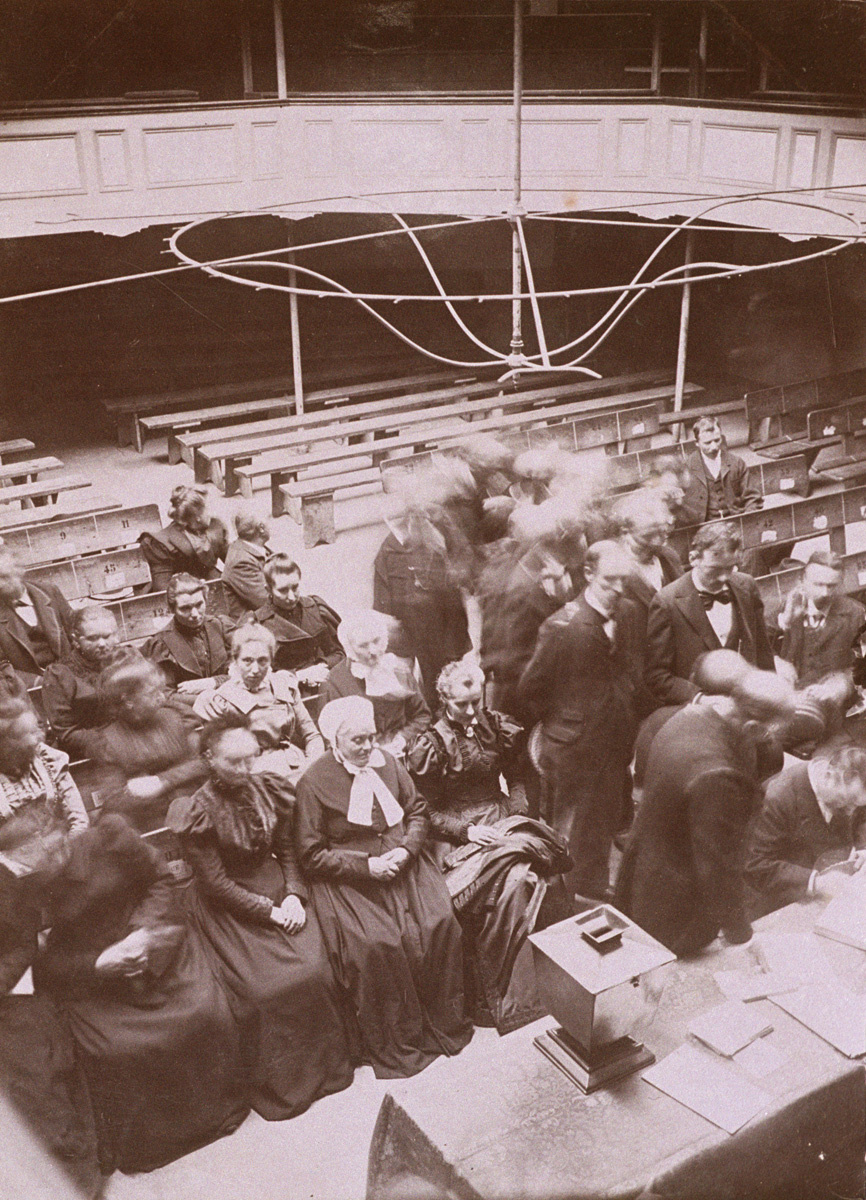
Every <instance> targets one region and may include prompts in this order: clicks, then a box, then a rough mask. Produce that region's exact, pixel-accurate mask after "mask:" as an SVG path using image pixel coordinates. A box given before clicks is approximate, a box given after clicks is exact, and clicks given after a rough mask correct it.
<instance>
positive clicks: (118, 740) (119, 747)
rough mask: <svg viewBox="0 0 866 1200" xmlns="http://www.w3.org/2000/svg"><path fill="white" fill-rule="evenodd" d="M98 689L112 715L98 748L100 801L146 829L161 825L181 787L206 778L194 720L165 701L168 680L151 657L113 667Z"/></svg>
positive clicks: (188, 714)
mask: <svg viewBox="0 0 866 1200" xmlns="http://www.w3.org/2000/svg"><path fill="white" fill-rule="evenodd" d="M99 687H100V695H101V696H102V699H103V703H104V704H105V706H106V707H107V708H108V709H109V711H110V712H112V713H113V714H114V720H113V721H112V722H111V723H110V724H109V725H106V727H105V728H104V729H103V730H102V732H101V735H100V737H99V740H98V742H97V745H96V746H95V748H94V750H95V753H94V758H95V759H96V761H97V763H98V765H99V794H100V797H101V800H102V804H103V806H104V808H105V809H106V810H114V811H116V812H121V813H123V815H124V816H125V817H126V818H127V820H128V821H129V822H130V823H131V824H132V825H134V826H135V827H136V828H137V829H139V830H140V831H142V832H144V831H146V830H150V829H158V828H159V827H160V826H161V825H164V824H165V814H166V812H167V811H168V806H169V804H170V803H171V801H172V800H173V799H174V797H175V796H176V795H177V794H178V791H179V790H180V789H182V788H183V789H186V790H189V788H190V787H193V788H195V787H198V785H199V784H200V783H202V782H203V780H204V779H205V778H206V776H207V766H206V764H205V762H204V760H203V759H202V758H200V757H199V751H198V734H197V733H196V732H195V729H194V727H193V724H192V722H193V720H194V718H193V717H192V714H191V713H190V712H188V711H181V709H180V708H179V707H178V708H175V707H173V706H172V705H171V704H167V703H166V688H165V680H164V678H163V676H162V674H161V672H160V671H159V669H158V668H157V667H155V666H154V665H153V663H151V662H148V661H147V659H138V660H133V661H129V662H123V663H119V664H117V665H115V666H112V667H109V668H108V670H106V671H105V672H104V673H103V675H102V677H101V678H100V681H99Z"/></svg>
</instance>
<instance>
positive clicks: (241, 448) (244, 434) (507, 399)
mask: <svg viewBox="0 0 866 1200" xmlns="http://www.w3.org/2000/svg"><path fill="white" fill-rule="evenodd" d="M621 383H622V377H620V379H619V382H618V381H617V380H616V379H613V378H612V379H610V380H592V381H587V380H582V381H580V382H578V383H575V382H573V381H569V380H567V381H566V382H564V383H560V384H554V385H550V384H548V385H547V386H545V387H543V388H532V389H523V390H517V391H515V390H509V391H508V392H506V393H504V394H503V393H502V389H501V387H500V385H499V384H498V383H495V382H494V383H492V384H491V383H490V382H489V381H488V382H480V383H477V384H467V385H466V386H460V387H450V388H437V389H435V390H434V391H428V392H419V393H412V394H409V395H405V396H390V397H386V398H384V399H382V400H379V401H377V402H376V403H375V404H372V403H368V404H357V405H349V406H343V407H341V408H339V409H338V410H337V411H336V413H334V412H322V411H320V412H316V413H305V414H304V415H303V416H302V417H294V418H280V419H275V420H267V421H256V422H252V423H251V424H249V425H246V426H238V427H236V428H234V429H232V428H227V429H218V430H211V431H202V432H201V433H194V434H186V435H180V436H179V437H178V438H177V439H175V440H176V442H177V445H178V448H179V453H180V454H181V455H182V456H183V457H184V458H185V459H186V460H187V461H189V459H190V456H191V457H192V461H193V467H194V470H195V476H196V479H197V480H198V481H199V482H200V483H202V482H206V481H207V480H211V481H212V482H217V483H219V484H220V485H222V481H223V479H224V477H225V476H228V481H227V482H228V489H229V491H228V494H231V488H232V480H231V472H230V468H226V467H223V466H221V463H222V462H224V461H225V460H226V459H230V460H232V461H233V462H238V461H244V460H248V459H250V458H251V457H252V456H253V455H254V454H260V453H264V452H265V451H268V450H277V449H282V448H285V447H292V446H293V447H299V446H303V445H308V444H311V443H313V442H315V441H320V440H322V439H333V438H337V437H345V438H352V437H362V438H363V439H364V440H365V441H372V440H373V439H374V438H375V437H376V436H385V435H386V434H387V433H388V432H389V431H396V430H400V429H402V428H403V427H404V426H405V425H406V424H408V423H415V422H424V421H425V420H440V419H445V418H447V417H451V416H458V417H463V416H466V417H469V416H473V415H475V416H478V417H480V416H483V415H484V413H485V412H494V411H502V412H506V411H509V410H514V409H515V408H518V407H520V406H526V407H530V406H532V405H535V404H537V405H543V404H547V403H550V402H552V401H556V400H559V399H563V400H573V401H576V400H578V399H581V398H583V397H584V396H587V397H588V396H596V397H602V396H608V395H610V394H612V393H615V394H622V393H624V392H627V393H628V395H633V396H634V397H635V400H634V403H635V404H640V403H651V402H652V401H654V400H659V401H661V400H663V399H669V398H670V397H672V395H673V387H672V385H659V386H657V387H655V388H646V389H642V390H641V389H638V390H632V389H630V388H629V387H628V386H626V387H625V388H624V387H622V386H621ZM694 392H695V387H694V385H691V391H690V394H694ZM307 433H309V436H307V437H305V436H303V435H304V434H307Z"/></svg>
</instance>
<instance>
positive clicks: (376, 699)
mask: <svg viewBox="0 0 866 1200" xmlns="http://www.w3.org/2000/svg"><path fill="white" fill-rule="evenodd" d="M394 673H395V674H396V676H397V679H398V680H399V682H400V684H401V685H402V687H403V695H401V696H370V697H369V700H370V703H371V704H372V705H373V714H374V716H375V719H376V732H377V733H378V735H379V737H380V738H381V739H382V740H383V741H390V740H391V738H393V737H396V736H397V734H398V733H402V735H403V737H404V738H405V739H406V748H407V749H408V748H409V747H410V746H411V745H412V743H413V742H414V741H415V738H416V737H417V736H418V734H419V733H423V732H424V730H425V729H426V728H427V727H428V726H429V724H430V722H431V721H432V719H433V718H432V717H431V716H430V709H429V708H428V707H427V704H426V702H425V700H424V697H423V696H422V695H421V689H420V688H419V687H418V684H417V683H416V681H415V676H414V675H413V674H412V672H411V671H410V670H409V668H408V667H407V666H406V665H405V664H404V663H398V664H397V666H396V667H395V668H394ZM366 695H367V693H366V690H365V688H364V680H363V679H358V678H357V677H356V676H355V675H353V674H352V670H351V668H350V666H349V664H348V662H346V661H343V662H341V663H337V665H336V666H335V667H332V668H331V673H330V675H329V676H328V678H327V679H326V680H325V682H324V683H323V684H322V691H321V700H322V704H323V705H325V704H328V703H329V702H330V701H331V700H339V699H340V697H341V696H366Z"/></svg>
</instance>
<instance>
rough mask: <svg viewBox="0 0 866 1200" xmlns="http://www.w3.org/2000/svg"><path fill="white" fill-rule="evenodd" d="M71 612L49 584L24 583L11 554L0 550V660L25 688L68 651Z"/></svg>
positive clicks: (37, 680) (69, 649)
mask: <svg viewBox="0 0 866 1200" xmlns="http://www.w3.org/2000/svg"><path fill="white" fill-rule="evenodd" d="M71 623H72V609H71V608H70V607H69V604H68V603H67V601H66V599H65V597H64V596H63V594H62V593H61V591H60V590H59V588H57V587H55V586H54V584H53V583H47V582H46V583H25V582H24V576H23V575H22V573H21V569H20V567H19V566H18V564H17V563H16V561H15V559H14V558H13V556H12V554H11V553H10V552H9V551H8V550H6V549H3V548H0V657H2V658H4V659H6V660H7V661H8V662H9V663H10V664H11V665H12V666H13V667H14V669H15V670H16V672H17V673H18V675H19V676H20V678H21V679H22V681H23V682H24V683H25V685H26V686H27V687H34V686H35V685H36V684H38V683H39V682H40V680H41V679H42V672H43V671H44V670H45V668H46V667H47V666H48V664H49V663H53V662H56V661H57V659H59V658H64V657H65V656H66V655H67V654H69V652H70V651H71V650H72V643H71V641H70V638H69V630H70V627H71Z"/></svg>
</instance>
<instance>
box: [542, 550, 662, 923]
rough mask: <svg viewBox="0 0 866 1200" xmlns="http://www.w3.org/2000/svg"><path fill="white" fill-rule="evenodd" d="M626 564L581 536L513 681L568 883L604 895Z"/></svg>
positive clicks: (628, 708)
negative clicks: (556, 604) (564, 844)
mask: <svg viewBox="0 0 866 1200" xmlns="http://www.w3.org/2000/svg"><path fill="white" fill-rule="evenodd" d="M631 569H632V561H631V558H630V556H629V555H628V554H627V552H626V551H625V550H624V549H623V547H622V546H620V545H619V544H618V543H616V542H611V541H602V542H596V543H595V544H594V545H592V546H590V548H589V550H588V551H587V554H586V561H585V563H584V574H585V576H586V587H585V589H584V590H583V592H582V593H581V594H580V595H579V596H578V597H577V599H576V600H572V601H570V602H569V603H568V604H565V605H563V607H562V608H560V609H558V611H557V612H555V613H554V614H553V616H552V617H548V619H547V620H546V621H545V622H544V624H543V625H542V626H541V630H540V632H539V635H538V642H537V645H536V648H535V653H534V654H533V656H532V658H531V660H530V662H529V664H528V665H527V667H526V669H525V671H524V672H523V675H522V677H521V680H520V685H519V689H518V694H519V698H520V700H521V703H522V704H523V705H525V706H526V708H527V710H528V711H529V712H531V713H532V714H533V716H534V717H535V718H536V719H538V718H540V720H541V742H540V750H539V764H540V768H541V774H542V777H543V785H544V796H543V798H542V800H543V815H544V816H545V817H546V819H547V820H548V822H549V823H550V824H551V825H553V827H554V828H555V829H556V830H557V832H558V833H561V834H562V835H563V837H565V838H566V839H567V841H568V846H569V854H570V855H571V858H572V861H573V862H574V864H575V865H574V870H573V871H571V872H570V873H569V874H568V875H567V876H566V877H565V879H566V885H567V887H568V889H569V892H573V893H578V894H579V895H580V896H583V897H587V898H591V899H595V900H603V899H605V898H607V896H608V892H609V886H610V878H609V869H608V864H609V858H610V849H611V844H612V841H613V836H614V834H615V833H616V831H617V828H618V825H619V823H620V819H621V815H622V810H623V802H624V798H625V795H626V791H627V783H628V766H629V762H630V761H631V754H632V746H633V744H634V735H635V716H634V696H635V692H636V689H637V685H638V682H639V676H640V662H641V659H640V654H639V650H638V646H637V641H638V635H637V616H636V613H635V609H634V605H633V604H632V602H631V601H629V600H626V599H624V598H623V591H624V589H625V584H626V579H627V578H628V576H629V573H630V571H631Z"/></svg>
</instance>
